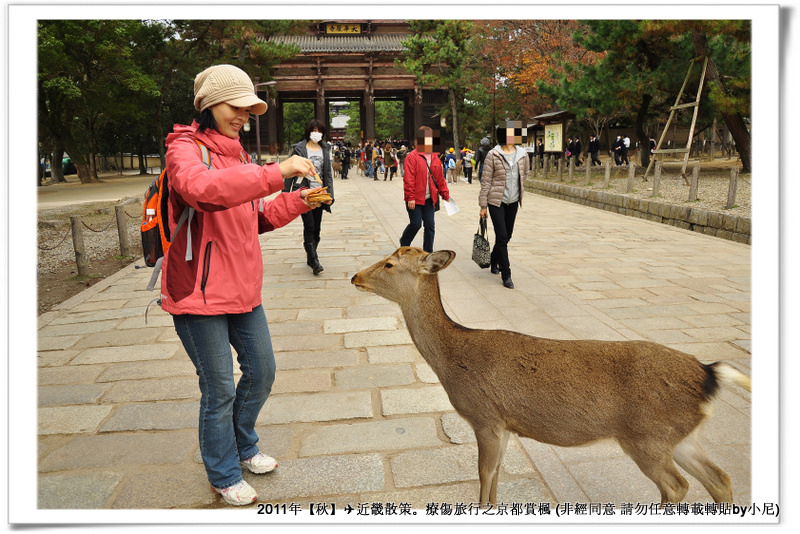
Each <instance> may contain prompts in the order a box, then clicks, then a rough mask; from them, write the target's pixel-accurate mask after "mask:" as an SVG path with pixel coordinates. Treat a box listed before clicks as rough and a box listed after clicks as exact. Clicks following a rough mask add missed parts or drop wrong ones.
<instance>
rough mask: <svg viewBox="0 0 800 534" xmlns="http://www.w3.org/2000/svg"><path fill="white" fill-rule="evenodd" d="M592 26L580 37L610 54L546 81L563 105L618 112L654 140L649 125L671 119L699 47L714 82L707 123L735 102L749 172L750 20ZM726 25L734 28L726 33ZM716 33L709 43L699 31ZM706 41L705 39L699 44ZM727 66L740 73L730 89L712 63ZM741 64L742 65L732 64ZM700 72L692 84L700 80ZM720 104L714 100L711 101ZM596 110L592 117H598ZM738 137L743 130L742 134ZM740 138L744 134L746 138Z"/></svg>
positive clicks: (644, 160)
mask: <svg viewBox="0 0 800 534" xmlns="http://www.w3.org/2000/svg"><path fill="white" fill-rule="evenodd" d="M586 25H587V27H588V29H589V31H587V32H584V33H576V34H575V35H574V39H575V42H576V43H577V44H578V45H580V46H583V47H585V48H586V49H588V50H591V51H595V52H604V53H605V56H604V57H603V58H602V59H601V60H600V61H599V62H597V63H596V64H594V65H589V66H581V65H565V68H564V72H563V74H561V75H560V76H558V77H557V79H556V82H555V83H552V84H547V83H544V82H540V83H539V84H538V87H539V88H540V90H541V91H542V92H543V93H546V94H549V95H550V96H551V97H553V98H554V99H555V100H556V101H557V103H558V104H559V106H561V107H563V108H565V109H571V110H575V111H576V112H577V114H578V116H579V118H583V119H590V120H594V121H595V123H596V124H599V121H598V119H601V120H606V121H607V120H609V118H611V117H614V116H615V111H614V110H617V111H616V116H617V117H622V118H625V117H626V116H627V118H628V119H629V120H631V121H632V122H633V123H634V124H635V130H636V137H637V138H638V141H639V144H640V146H647V132H646V131H645V125H646V124H647V123H648V122H649V121H651V120H652V119H654V118H655V119H659V118H664V117H665V116H666V115H667V114H668V113H669V109H670V107H671V106H672V105H673V103H674V101H675V97H676V95H677V94H678V92H679V90H680V87H681V84H682V82H683V80H684V79H685V77H686V72H687V69H688V67H689V62H690V61H691V59H693V58H694V57H697V55H698V52H702V53H703V54H708V55H709V57H710V58H711V61H710V68H709V73H708V74H707V79H708V80H709V82H711V80H713V79H715V78H716V80H718V81H717V82H716V83H711V89H710V90H709V91H704V92H703V95H702V96H703V99H704V100H703V101H701V106H700V112H701V119H699V120H702V121H704V122H706V123H707V124H709V125H710V124H711V122H712V120H713V112H714V108H716V109H717V110H719V111H722V110H724V109H726V107H729V108H735V109H736V112H735V114H736V113H738V114H739V119H740V122H739V123H738V124H737V123H736V122H735V121H734V119H733V118H731V116H730V115H729V116H728V117H727V118H725V115H723V118H725V120H726V123H727V124H728V126H729V128H730V130H731V132H732V133H734V132H736V133H735V134H734V135H735V137H734V139H735V140H736V143H737V148H739V149H740V150H739V153H740V156H741V157H742V163H743V167H744V169H745V172H749V169H750V156H749V146H750V143H749V134H747V133H746V132H747V130H746V127H745V126H744V121H743V119H741V117H742V116H748V115H749V96H747V95H749V74H748V73H749V26H748V25H747V24H746V23H730V22H725V21H717V22H715V23H709V22H706V21H656V22H654V21H632V20H595V21H587V22H586ZM726 32H727V33H726ZM706 33H708V34H709V35H714V37H713V38H712V39H710V40H707V41H706V42H708V43H713V46H711V45H709V46H708V47H707V48H705V49H703V47H702V46H701V44H702V38H698V34H699V35H700V36H705V34H706ZM698 43H700V44H698ZM716 64H720V65H725V67H728V68H731V70H730V72H731V74H732V75H734V78H733V80H735V81H734V83H732V84H731V85H732V88H725V87H724V86H723V85H722V83H721V82H722V80H723V79H725V78H724V77H723V76H721V75H719V73H716V74H715V69H714V68H711V65H716ZM736 64H738V65H739V67H733V65H736ZM698 83H699V74H698V77H696V78H694V79H692V80H691V81H690V83H689V85H688V86H687V87H689V88H690V87H695V88H696V87H697V86H698ZM711 104H713V106H712V105H711ZM592 117H593V119H592ZM736 136H738V137H736ZM740 139H741V141H740ZM639 153H640V156H641V164H642V165H643V166H646V165H647V164H648V163H649V151H648V150H641V151H640V152H639Z"/></svg>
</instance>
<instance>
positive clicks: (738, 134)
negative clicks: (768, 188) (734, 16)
mask: <svg viewBox="0 0 800 534" xmlns="http://www.w3.org/2000/svg"><path fill="white" fill-rule="evenodd" d="M692 41H693V42H694V50H695V53H696V54H697V55H698V56H708V68H707V69H706V77H707V78H708V81H709V83H715V84H717V85H718V86H719V88H720V89H721V93H722V94H727V93H728V90H727V88H726V87H725V81H724V80H723V79H722V78H721V77H720V75H719V71H718V70H717V66H716V64H715V63H714V60H713V59H712V58H711V50H710V49H709V47H708V40H707V39H706V35H705V34H704V33H701V32H698V31H697V30H692ZM720 115H722V120H724V121H725V124H726V125H727V126H728V130H730V132H731V135H732V136H733V140H734V141H735V142H736V150H738V151H739V157H740V158H741V159H742V170H743V171H744V172H750V152H751V148H750V132H749V131H747V125H746V124H745V123H744V119H743V118H742V116H741V115H740V114H738V113H733V112H725V111H721V110H720Z"/></svg>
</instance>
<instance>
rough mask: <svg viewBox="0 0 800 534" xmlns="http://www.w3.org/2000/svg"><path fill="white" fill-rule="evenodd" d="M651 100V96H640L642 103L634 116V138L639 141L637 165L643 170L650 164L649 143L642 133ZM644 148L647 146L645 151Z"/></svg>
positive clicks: (645, 135) (643, 132)
mask: <svg viewBox="0 0 800 534" xmlns="http://www.w3.org/2000/svg"><path fill="white" fill-rule="evenodd" d="M652 100H653V97H652V96H651V95H647V94H645V95H642V103H641V105H640V106H639V112H638V113H637V114H636V137H637V138H638V140H639V158H640V159H639V163H640V164H641V166H642V168H643V169H646V168H647V166H648V165H649V164H650V143H649V142H648V137H647V134H646V133H645V131H644V121H645V118H646V117H647V111H648V110H649V109H650V102H652ZM645 146H647V150H645V149H644V147H645Z"/></svg>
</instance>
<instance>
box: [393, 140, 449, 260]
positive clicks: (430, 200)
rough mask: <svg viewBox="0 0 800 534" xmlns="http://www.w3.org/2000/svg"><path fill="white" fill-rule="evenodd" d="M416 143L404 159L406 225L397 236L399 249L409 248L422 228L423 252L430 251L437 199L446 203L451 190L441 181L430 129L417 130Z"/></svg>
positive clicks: (440, 165)
mask: <svg viewBox="0 0 800 534" xmlns="http://www.w3.org/2000/svg"><path fill="white" fill-rule="evenodd" d="M416 141H417V147H416V148H415V149H414V150H412V151H411V152H410V153H409V154H408V156H406V161H405V173H404V174H403V195H404V199H405V202H406V211H407V212H408V226H406V228H405V230H403V235H401V236H400V246H401V247H407V246H410V245H411V241H413V240H414V237H415V236H416V235H417V232H419V229H420V228H421V227H422V226H423V225H424V226H425V230H424V232H423V239H422V249H423V250H425V251H426V252H433V237H434V234H435V233H436V225H435V221H434V214H435V213H436V210H437V209H439V197H440V196H441V197H442V198H443V199H445V200H447V201H449V200H450V191H449V190H448V189H447V183H446V182H445V179H444V169H443V167H442V162H441V160H440V159H439V154H438V153H437V152H434V151H433V147H434V144H435V142H436V141H435V138H434V132H433V129H432V128H429V127H427V126H422V127H420V128H419V129H418V130H417V133H416Z"/></svg>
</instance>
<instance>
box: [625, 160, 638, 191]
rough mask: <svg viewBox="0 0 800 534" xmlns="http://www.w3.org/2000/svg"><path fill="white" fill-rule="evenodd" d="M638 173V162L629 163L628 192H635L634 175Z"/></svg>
mask: <svg viewBox="0 0 800 534" xmlns="http://www.w3.org/2000/svg"><path fill="white" fill-rule="evenodd" d="M635 174H636V164H635V163H634V162H632V161H631V162H630V163H628V188H627V192H628V193H633V177H634V175H635Z"/></svg>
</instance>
